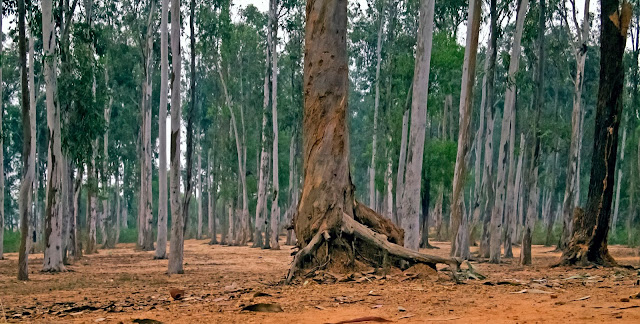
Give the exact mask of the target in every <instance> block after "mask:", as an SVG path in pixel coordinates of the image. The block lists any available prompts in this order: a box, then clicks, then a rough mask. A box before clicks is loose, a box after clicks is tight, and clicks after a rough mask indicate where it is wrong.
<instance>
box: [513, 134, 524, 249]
mask: <svg viewBox="0 0 640 324" xmlns="http://www.w3.org/2000/svg"><path fill="white" fill-rule="evenodd" d="M524 142H525V138H524V133H520V146H519V151H518V152H519V154H518V164H517V166H516V168H515V169H516V175H515V180H514V184H513V190H514V193H513V203H512V204H513V206H514V207H513V217H512V218H511V225H510V230H511V237H512V238H513V239H514V240H516V239H517V237H518V235H517V234H516V233H517V232H518V226H519V219H520V218H519V215H520V214H519V212H518V210H519V208H520V203H519V202H520V195H521V193H522V189H521V188H522V161H523V159H524V155H525V148H524V144H525V143H524Z"/></svg>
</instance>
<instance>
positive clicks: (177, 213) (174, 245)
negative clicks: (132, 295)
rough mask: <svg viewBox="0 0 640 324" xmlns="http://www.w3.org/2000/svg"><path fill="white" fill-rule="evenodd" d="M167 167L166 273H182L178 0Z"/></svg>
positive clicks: (173, 23)
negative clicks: (168, 230) (168, 223)
mask: <svg viewBox="0 0 640 324" xmlns="http://www.w3.org/2000/svg"><path fill="white" fill-rule="evenodd" d="M171 20H172V21H171V63H172V67H173V74H172V75H171V93H172V96H171V149H170V154H171V169H170V178H169V190H170V199H171V215H172V217H171V242H170V249H171V250H170V253H169V268H168V272H169V274H176V273H184V270H183V251H184V216H183V214H182V211H181V209H182V208H181V207H182V206H181V205H180V117H181V112H180V110H181V106H180V72H181V71H180V70H181V63H182V62H181V58H182V55H181V52H180V0H171Z"/></svg>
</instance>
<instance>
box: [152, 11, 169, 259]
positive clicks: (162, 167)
mask: <svg viewBox="0 0 640 324" xmlns="http://www.w3.org/2000/svg"><path fill="white" fill-rule="evenodd" d="M168 16H169V0H162V9H161V13H160V109H159V112H158V134H159V135H158V142H159V144H158V159H159V162H158V238H157V243H156V253H155V256H154V257H155V258H156V259H166V258H167V222H168V218H167V216H168V215H167V139H166V136H165V134H166V133H167V93H168V89H167V84H168V79H167V78H168V75H169V54H168V38H169V35H168V30H167V28H168V26H167V25H168V24H169V17H168Z"/></svg>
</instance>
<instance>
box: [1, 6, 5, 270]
mask: <svg viewBox="0 0 640 324" xmlns="http://www.w3.org/2000/svg"><path fill="white" fill-rule="evenodd" d="M2 12H3V4H2V1H0V13H2ZM2 16H3V15H2V14H0V40H2V39H3V38H4V32H3V31H2ZM3 53H4V46H3V45H2V42H1V41H0V93H3V91H4V90H3V83H2V68H3V66H4V62H3V59H2V58H3V57H4V55H3ZM2 99H3V98H2V96H0V134H4V131H3V127H2V124H4V104H3V100H2ZM0 161H3V162H2V163H0V174H2V177H0V260H4V136H0Z"/></svg>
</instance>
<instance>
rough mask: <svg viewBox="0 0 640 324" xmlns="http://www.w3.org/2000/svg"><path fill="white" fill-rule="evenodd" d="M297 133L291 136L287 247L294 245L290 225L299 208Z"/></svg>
mask: <svg viewBox="0 0 640 324" xmlns="http://www.w3.org/2000/svg"><path fill="white" fill-rule="evenodd" d="M296 134H297V132H296V131H294V132H293V134H291V142H290V143H289V194H288V198H289V203H288V205H289V206H288V207H287V211H286V212H285V214H286V227H287V240H286V242H285V244H286V245H293V235H292V234H293V230H292V229H290V227H289V226H290V225H291V223H292V221H293V214H295V209H296V207H297V206H298V205H297V204H298V200H297V197H296V196H297V191H298V188H297V183H298V180H297V174H296V173H297V172H296V167H295V160H296V138H297V136H296Z"/></svg>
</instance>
